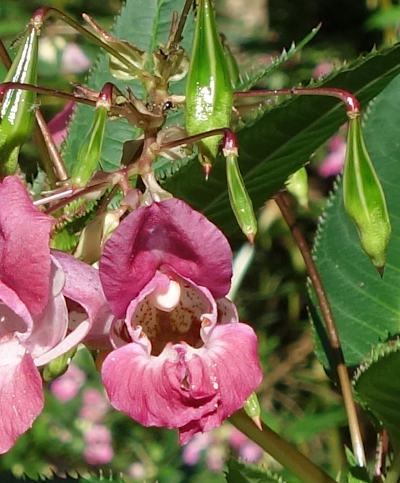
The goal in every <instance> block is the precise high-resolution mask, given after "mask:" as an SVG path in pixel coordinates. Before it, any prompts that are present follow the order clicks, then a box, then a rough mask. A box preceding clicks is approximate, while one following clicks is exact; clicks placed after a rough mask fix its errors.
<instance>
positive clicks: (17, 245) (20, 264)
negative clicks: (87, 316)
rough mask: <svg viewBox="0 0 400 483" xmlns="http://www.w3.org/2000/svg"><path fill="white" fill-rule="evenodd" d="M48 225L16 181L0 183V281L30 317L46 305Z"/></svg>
mask: <svg viewBox="0 0 400 483" xmlns="http://www.w3.org/2000/svg"><path fill="white" fill-rule="evenodd" d="M51 225H52V220H51V218H50V217H48V216H47V215H45V214H43V213H41V212H40V211H39V210H38V209H37V208H35V207H34V206H33V204H32V201H31V199H30V198H29V195H28V192H27V191H26V188H25V187H24V185H23V184H22V182H21V181H20V180H19V178H18V177H16V176H8V177H7V178H5V179H4V181H3V182H2V183H1V184H0V279H1V281H2V282H3V283H4V284H6V285H7V286H9V287H10V288H11V289H12V290H14V291H15V292H16V293H17V294H18V296H19V298H20V299H21V300H22V301H23V302H24V304H25V305H26V306H27V307H28V309H29V311H30V312H31V314H37V313H39V312H40V311H41V310H42V309H43V308H44V306H45V305H46V302H47V297H48V289H49V277H50V249H49V237H50V229H51Z"/></svg>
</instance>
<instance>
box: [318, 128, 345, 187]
mask: <svg viewBox="0 0 400 483" xmlns="http://www.w3.org/2000/svg"><path fill="white" fill-rule="evenodd" d="M345 157H346V140H345V138H344V137H343V136H342V135H341V134H335V135H334V136H333V137H332V138H331V139H330V140H329V141H328V154H327V156H326V157H325V159H324V160H323V161H322V163H321V164H320V165H319V166H318V172H319V174H320V175H321V176H322V177H324V178H328V177H329V176H336V175H337V174H339V173H340V172H341V171H342V168H343V164H344V160H345Z"/></svg>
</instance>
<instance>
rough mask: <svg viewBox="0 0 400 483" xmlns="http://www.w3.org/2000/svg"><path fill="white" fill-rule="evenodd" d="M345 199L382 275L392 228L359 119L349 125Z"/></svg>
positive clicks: (344, 178)
mask: <svg viewBox="0 0 400 483" xmlns="http://www.w3.org/2000/svg"><path fill="white" fill-rule="evenodd" d="M343 198H344V207H345V210H346V212H347V213H348V215H349V216H350V217H351V219H352V220H353V221H354V223H355V225H356V227H357V230H358V233H359V236H360V240H361V246H362V248H363V249H364V251H365V252H366V254H367V255H368V256H369V257H370V259H371V261H372V263H373V264H374V265H375V267H376V268H377V269H378V271H379V273H381V274H382V271H383V268H384V265H385V261H386V250H387V245H388V241H389V237H390V232H391V226H390V220H389V215H388V211H387V207H386V200H385V195H384V193H383V190H382V186H381V184H380V182H379V179H378V177H377V175H376V173H375V170H374V167H373V165H372V162H371V159H370V157H369V155H368V152H367V149H366V147H365V143H364V139H363V136H362V132H361V125H360V119H359V118H358V117H356V118H353V119H350V121H349V131H348V137H347V152H346V160H345V165H344V174H343Z"/></svg>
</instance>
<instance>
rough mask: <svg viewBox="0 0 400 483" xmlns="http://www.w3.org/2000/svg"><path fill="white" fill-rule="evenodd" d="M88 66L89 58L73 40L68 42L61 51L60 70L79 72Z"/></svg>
mask: <svg viewBox="0 0 400 483" xmlns="http://www.w3.org/2000/svg"><path fill="white" fill-rule="evenodd" d="M89 67H90V59H89V57H88V56H87V55H86V54H85V53H84V52H83V50H82V49H81V48H80V47H79V46H78V44H76V43H75V42H69V43H68V44H67V45H66V46H65V49H64V51H63V53H62V57H61V72H62V73H63V74H80V73H82V72H85V71H86V70H88V69H89Z"/></svg>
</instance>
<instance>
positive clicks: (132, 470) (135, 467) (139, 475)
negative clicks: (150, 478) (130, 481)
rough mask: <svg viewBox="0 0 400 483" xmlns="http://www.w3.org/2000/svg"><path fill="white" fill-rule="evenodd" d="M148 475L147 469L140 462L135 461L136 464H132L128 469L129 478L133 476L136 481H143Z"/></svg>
mask: <svg viewBox="0 0 400 483" xmlns="http://www.w3.org/2000/svg"><path fill="white" fill-rule="evenodd" d="M146 474H147V472H146V467H145V466H144V464H143V463H140V462H139V461H135V463H132V464H131V465H130V467H129V468H128V476H131V477H132V478H134V479H135V480H142V479H144V478H146Z"/></svg>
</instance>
